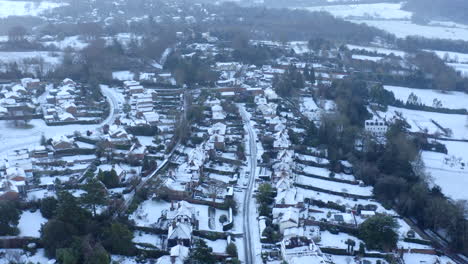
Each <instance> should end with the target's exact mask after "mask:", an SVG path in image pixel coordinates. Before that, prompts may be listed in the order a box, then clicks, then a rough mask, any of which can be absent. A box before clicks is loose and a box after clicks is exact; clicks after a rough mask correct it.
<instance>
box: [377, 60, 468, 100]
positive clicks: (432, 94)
mask: <svg viewBox="0 0 468 264" xmlns="http://www.w3.org/2000/svg"><path fill="white" fill-rule="evenodd" d="M467 66H468V65H467ZM384 88H385V90H387V91H391V92H393V94H394V95H395V98H396V99H399V100H401V101H403V102H406V101H407V100H408V97H409V95H410V94H411V93H413V94H415V95H416V96H417V97H418V98H419V99H420V100H421V103H422V104H424V105H427V106H433V102H434V99H437V100H439V101H440V102H441V103H442V107H443V108H448V109H468V94H466V93H462V92H441V91H437V90H429V89H416V88H408V87H400V86H389V85H385V86H384Z"/></svg>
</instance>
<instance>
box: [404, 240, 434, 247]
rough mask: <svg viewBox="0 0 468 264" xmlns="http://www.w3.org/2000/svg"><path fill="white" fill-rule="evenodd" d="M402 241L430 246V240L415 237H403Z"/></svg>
mask: <svg viewBox="0 0 468 264" xmlns="http://www.w3.org/2000/svg"><path fill="white" fill-rule="evenodd" d="M403 241H405V242H408V243H415V244H420V245H425V246H431V245H432V242H431V241H428V240H422V239H417V238H405V239H403Z"/></svg>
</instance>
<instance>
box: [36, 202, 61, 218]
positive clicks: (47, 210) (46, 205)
mask: <svg viewBox="0 0 468 264" xmlns="http://www.w3.org/2000/svg"><path fill="white" fill-rule="evenodd" d="M57 204H58V201H57V199H55V198H54V197H46V198H44V199H42V200H41V207H40V211H41V214H42V216H43V217H45V218H47V219H51V218H52V217H54V215H55V210H57Z"/></svg>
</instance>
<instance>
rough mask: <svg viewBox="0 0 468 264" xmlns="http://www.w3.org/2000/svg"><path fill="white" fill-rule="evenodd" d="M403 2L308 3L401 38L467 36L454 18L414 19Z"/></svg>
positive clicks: (467, 37) (307, 8)
mask: <svg viewBox="0 0 468 264" xmlns="http://www.w3.org/2000/svg"><path fill="white" fill-rule="evenodd" d="M401 8H402V3H374V4H359V3H352V4H343V5H324V6H314V7H305V9H306V10H310V11H326V12H330V13H331V14H332V15H334V16H336V17H340V18H344V19H347V20H349V21H351V22H354V23H357V24H361V23H365V24H367V25H369V26H373V27H376V28H379V29H382V30H385V31H388V32H390V33H392V34H395V35H396V36H397V37H399V38H405V37H407V36H414V35H417V36H422V37H427V38H442V39H457V40H468V26H466V25H462V24H457V23H453V22H442V21H431V22H430V23H428V24H427V25H417V24H414V23H412V22H411V16H412V12H408V11H405V10H402V9H401Z"/></svg>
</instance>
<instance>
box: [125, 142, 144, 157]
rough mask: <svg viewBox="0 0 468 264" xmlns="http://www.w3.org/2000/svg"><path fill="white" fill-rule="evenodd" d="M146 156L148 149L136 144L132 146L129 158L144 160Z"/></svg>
mask: <svg viewBox="0 0 468 264" xmlns="http://www.w3.org/2000/svg"><path fill="white" fill-rule="evenodd" d="M145 154H146V147H145V146H143V145H141V144H138V143H135V144H133V145H132V147H131V148H130V150H129V152H128V157H131V158H134V159H136V160H143V159H144V158H145Z"/></svg>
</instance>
